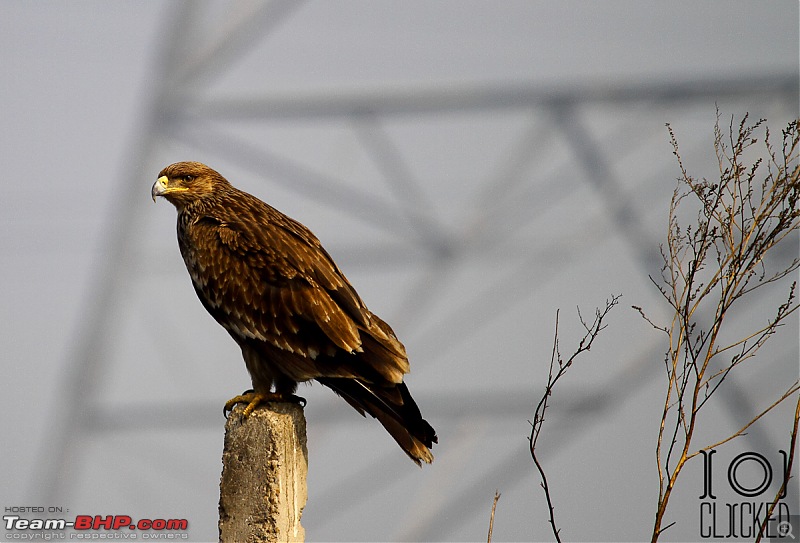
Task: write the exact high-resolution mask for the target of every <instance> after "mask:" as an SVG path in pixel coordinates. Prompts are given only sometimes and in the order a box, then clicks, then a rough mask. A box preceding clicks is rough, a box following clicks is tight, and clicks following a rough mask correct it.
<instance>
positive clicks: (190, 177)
mask: <svg viewBox="0 0 800 543" xmlns="http://www.w3.org/2000/svg"><path fill="white" fill-rule="evenodd" d="M192 179H194V176H193V175H184V176H183V180H184V181H185V182H187V183H191V182H192Z"/></svg>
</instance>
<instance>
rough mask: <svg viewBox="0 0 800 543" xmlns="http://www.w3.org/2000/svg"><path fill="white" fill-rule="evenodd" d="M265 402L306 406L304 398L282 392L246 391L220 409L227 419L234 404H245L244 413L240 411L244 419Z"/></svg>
mask: <svg viewBox="0 0 800 543" xmlns="http://www.w3.org/2000/svg"><path fill="white" fill-rule="evenodd" d="M267 402H293V403H299V404H300V405H301V406H303V407H305V405H306V400H305V398H301V397H299V396H295V395H294V394H285V393H282V392H268V393H263V392H254V391H252V390H248V391H247V392H244V393H242V394H239V395H238V396H234V397H233V398H231V399H230V400H228V401H227V402H225V406H224V407H223V408H222V413H223V414H224V415H225V418H228V414H229V413H230V412H231V411H233V408H234V407H235V406H236V404H240V403H242V404H247V407H245V408H244V411H242V416H243V417H245V418H246V417H248V416H250V413H252V412H253V411H255V409H256V407H258V406H259V405H260V404H262V403H267Z"/></svg>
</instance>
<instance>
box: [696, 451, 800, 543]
mask: <svg viewBox="0 0 800 543" xmlns="http://www.w3.org/2000/svg"><path fill="white" fill-rule="evenodd" d="M701 452H702V454H703V493H702V495H700V537H701V538H703V539H737V538H744V539H750V540H752V539H753V538H755V537H756V536H757V535H758V534H759V532H761V531H762V529H763V537H765V538H769V539H771V540H773V541H797V540H798V539H800V534H798V533H796V532H795V531H796V530H797V528H798V527H797V519H798V517H797V514H796V512H795V513H794V514H790V510H789V505H788V504H787V503H786V501H785V499H786V496H787V492H786V489H783V491H782V492H781V485H782V483H783V481H784V480H785V478H786V473H787V470H788V465H789V458H788V454H787V453H786V451H782V450H781V451H778V452H777V454H774V455H771V456H770V458H768V457H767V456H765V455H763V454H761V453H758V452H752V451H747V452H743V453H740V454H737V455H735V456H733V457H732V458H726V457H723V458H720V457H719V456H718V457H716V458H715V457H714V455H715V453H716V452H717V451H716V450H714V449H711V450H709V451H701ZM720 479H721V480H720ZM790 488H791V487H790ZM778 493H779V495H778V501H777V503H776V505H775V507H774V508H773V509H772V512H771V514H770V506H771V505H772V503H773V501H774V500H775V496H776V494H778Z"/></svg>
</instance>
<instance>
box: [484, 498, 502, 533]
mask: <svg viewBox="0 0 800 543" xmlns="http://www.w3.org/2000/svg"><path fill="white" fill-rule="evenodd" d="M499 500H500V492H499V491H497V490H495V491H494V501H493V502H492V514H491V516H490V517H489V537H488V538H487V540H486V541H487V543H492V530H494V512H495V510H496V509H497V502H498V501H499Z"/></svg>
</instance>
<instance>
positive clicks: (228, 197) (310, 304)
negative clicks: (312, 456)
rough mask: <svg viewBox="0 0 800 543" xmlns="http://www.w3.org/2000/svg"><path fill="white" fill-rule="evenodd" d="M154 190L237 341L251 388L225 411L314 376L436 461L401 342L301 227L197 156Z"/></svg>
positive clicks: (197, 281) (204, 297)
mask: <svg viewBox="0 0 800 543" xmlns="http://www.w3.org/2000/svg"><path fill="white" fill-rule="evenodd" d="M151 195H152V197H153V201H155V199H156V196H163V197H164V198H166V199H167V200H168V201H169V202H170V203H172V204H173V205H174V206H175V208H176V209H177V210H178V246H179V247H180V251H181V255H182V256H183V261H184V262H185V263H186V269H187V270H188V271H189V275H190V276H191V278H192V284H193V285H194V289H195V291H196V292H197V296H198V297H199V298H200V301H201V302H202V303H203V306H204V307H205V308H206V310H208V312H209V313H211V316H212V317H214V319H216V321H217V322H218V323H219V324H221V325H222V327H223V328H225V330H227V331H228V333H229V334H230V335H231V337H232V338H233V339H234V340H235V341H236V343H238V344H239V347H241V349H242V356H243V358H244V362H245V364H246V366H247V371H248V372H249V373H250V378H251V380H252V383H253V390H252V391H248V392H246V393H244V394H242V395H240V396H236V397H235V398H232V399H231V400H230V401H228V402H227V403H226V404H225V412H226V413H227V412H228V411H229V410H231V409H232V408H233V406H234V405H236V404H237V403H244V404H247V407H246V408H245V411H244V414H245V416H246V415H249V414H250V413H251V412H252V411H253V409H255V408H256V407H257V406H258V404H259V403H263V402H268V401H292V400H297V399H298V398H297V397H296V396H294V392H295V391H296V390H297V383H298V382H305V381H309V380H311V379H314V380H316V381H318V382H320V383H322V384H323V385H325V386H327V387H329V388H331V389H333V391H334V392H336V393H337V394H338V395H340V396H341V397H342V398H344V399H345V400H346V401H347V403H349V404H350V405H351V406H353V407H354V408H355V409H356V411H358V412H359V413H361V415H362V416H363V415H364V414H365V413H369V414H370V415H372V416H373V417H375V418H376V419H378V421H380V423H381V424H382V425H383V426H384V428H386V430H387V431H388V432H389V434H391V436H392V437H393V438H394V439H395V441H397V443H398V444H399V445H400V447H402V449H403V450H404V451H405V452H406V454H407V455H408V456H409V457H411V459H412V460H413V461H414V462H416V463H417V464H419V465H421V462H428V463H430V462H432V461H433V455H432V454H431V451H430V449H431V447H432V446H433V444H434V443H436V442H438V440H437V437H436V432H435V431H434V429H433V428H432V427H431V425H430V424H428V423H427V421H425V420H424V419H423V418H422V415H421V414H420V411H419V408H418V407H417V404H416V403H415V402H414V400H413V398H412V397H411V394H410V393H409V392H408V388H406V385H405V383H403V375H404V374H406V373H408V371H409V364H408V357H407V356H406V350H405V347H403V344H402V343H400V341H399V340H398V339H397V337H395V334H394V332H393V331H392V329H391V328H390V327H389V325H388V324H386V323H385V322H383V321H382V320H381V319H380V318H378V316H377V315H374V314H373V313H371V312H370V311H369V309H367V306H366V305H364V302H362V301H361V298H360V297H359V296H358V294H357V293H356V291H355V290H354V289H353V287H352V286H351V285H350V283H349V281H348V280H347V279H346V278H345V276H344V274H342V272H341V271H340V270H339V268H338V267H337V266H336V264H335V263H334V262H333V260H332V259H331V257H330V255H328V253H327V252H326V251H325V249H323V248H322V245H321V244H320V242H319V240H318V239H317V238H316V236H314V234H312V233H311V231H310V230H309V229H308V228H306V227H305V226H303V225H302V224H300V223H299V222H297V221H295V220H293V219H291V218H289V217H287V216H286V215H284V214H283V213H281V212H280V211H278V210H277V209H274V208H273V207H271V206H269V205H268V204H266V203H264V202H262V201H261V200H259V199H258V198H256V197H254V196H252V195H250V194H247V193H246V192H243V191H241V190H238V189H236V188H234V187H233V186H232V185H231V184H230V183H229V182H228V181H227V180H226V179H225V178H224V177H222V176H221V175H220V174H219V173H217V172H216V171H214V170H212V169H211V168H209V167H208V166H206V165H204V164H201V163H199V162H178V163H176V164H172V165H171V166H167V167H166V168H164V169H163V170H162V171H161V173H159V174H158V180H157V181H156V182H155V183H154V184H153V188H152V190H151Z"/></svg>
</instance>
